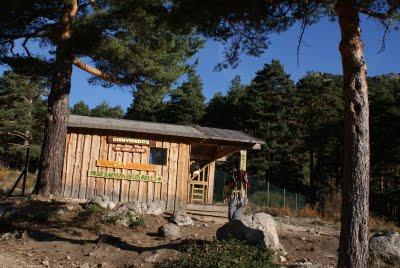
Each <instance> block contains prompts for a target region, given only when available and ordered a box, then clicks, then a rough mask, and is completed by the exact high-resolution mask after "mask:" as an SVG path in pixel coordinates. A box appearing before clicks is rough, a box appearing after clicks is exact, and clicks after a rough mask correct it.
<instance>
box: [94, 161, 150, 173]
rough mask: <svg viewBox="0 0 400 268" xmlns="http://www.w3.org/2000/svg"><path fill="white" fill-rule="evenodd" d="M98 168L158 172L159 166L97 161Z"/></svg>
mask: <svg viewBox="0 0 400 268" xmlns="http://www.w3.org/2000/svg"><path fill="white" fill-rule="evenodd" d="M96 166H98V167H108V168H121V169H135V170H144V171H153V172H155V171H156V168H157V166H156V165H152V164H140V163H122V162H116V161H110V160H97V161H96Z"/></svg>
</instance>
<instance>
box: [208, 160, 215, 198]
mask: <svg viewBox="0 0 400 268" xmlns="http://www.w3.org/2000/svg"><path fill="white" fill-rule="evenodd" d="M208 172H209V175H208V194H207V199H208V200H207V203H208V204H212V203H213V197H214V177H215V161H212V162H210V164H209V169H208Z"/></svg>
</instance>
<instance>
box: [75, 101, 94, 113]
mask: <svg viewBox="0 0 400 268" xmlns="http://www.w3.org/2000/svg"><path fill="white" fill-rule="evenodd" d="M71 114H76V115H85V116H90V108H89V106H88V105H87V104H86V103H85V102H84V101H78V102H77V103H75V104H74V107H72V109H71Z"/></svg>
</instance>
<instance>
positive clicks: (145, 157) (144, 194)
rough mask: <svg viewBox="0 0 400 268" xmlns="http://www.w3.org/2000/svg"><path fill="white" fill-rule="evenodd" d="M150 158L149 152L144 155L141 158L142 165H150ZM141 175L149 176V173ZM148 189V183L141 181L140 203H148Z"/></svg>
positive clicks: (143, 172) (142, 172)
mask: <svg viewBox="0 0 400 268" xmlns="http://www.w3.org/2000/svg"><path fill="white" fill-rule="evenodd" d="M149 156H150V152H149V151H147V152H146V153H142V154H141V157H140V163H141V164H148V163H149ZM140 174H143V175H147V174H148V172H147V171H140ZM147 188H148V182H146V181H139V201H143V202H147Z"/></svg>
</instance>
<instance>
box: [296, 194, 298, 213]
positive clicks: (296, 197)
mask: <svg viewBox="0 0 400 268" xmlns="http://www.w3.org/2000/svg"><path fill="white" fill-rule="evenodd" d="M297 210H298V209H297V194H296V211H297Z"/></svg>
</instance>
